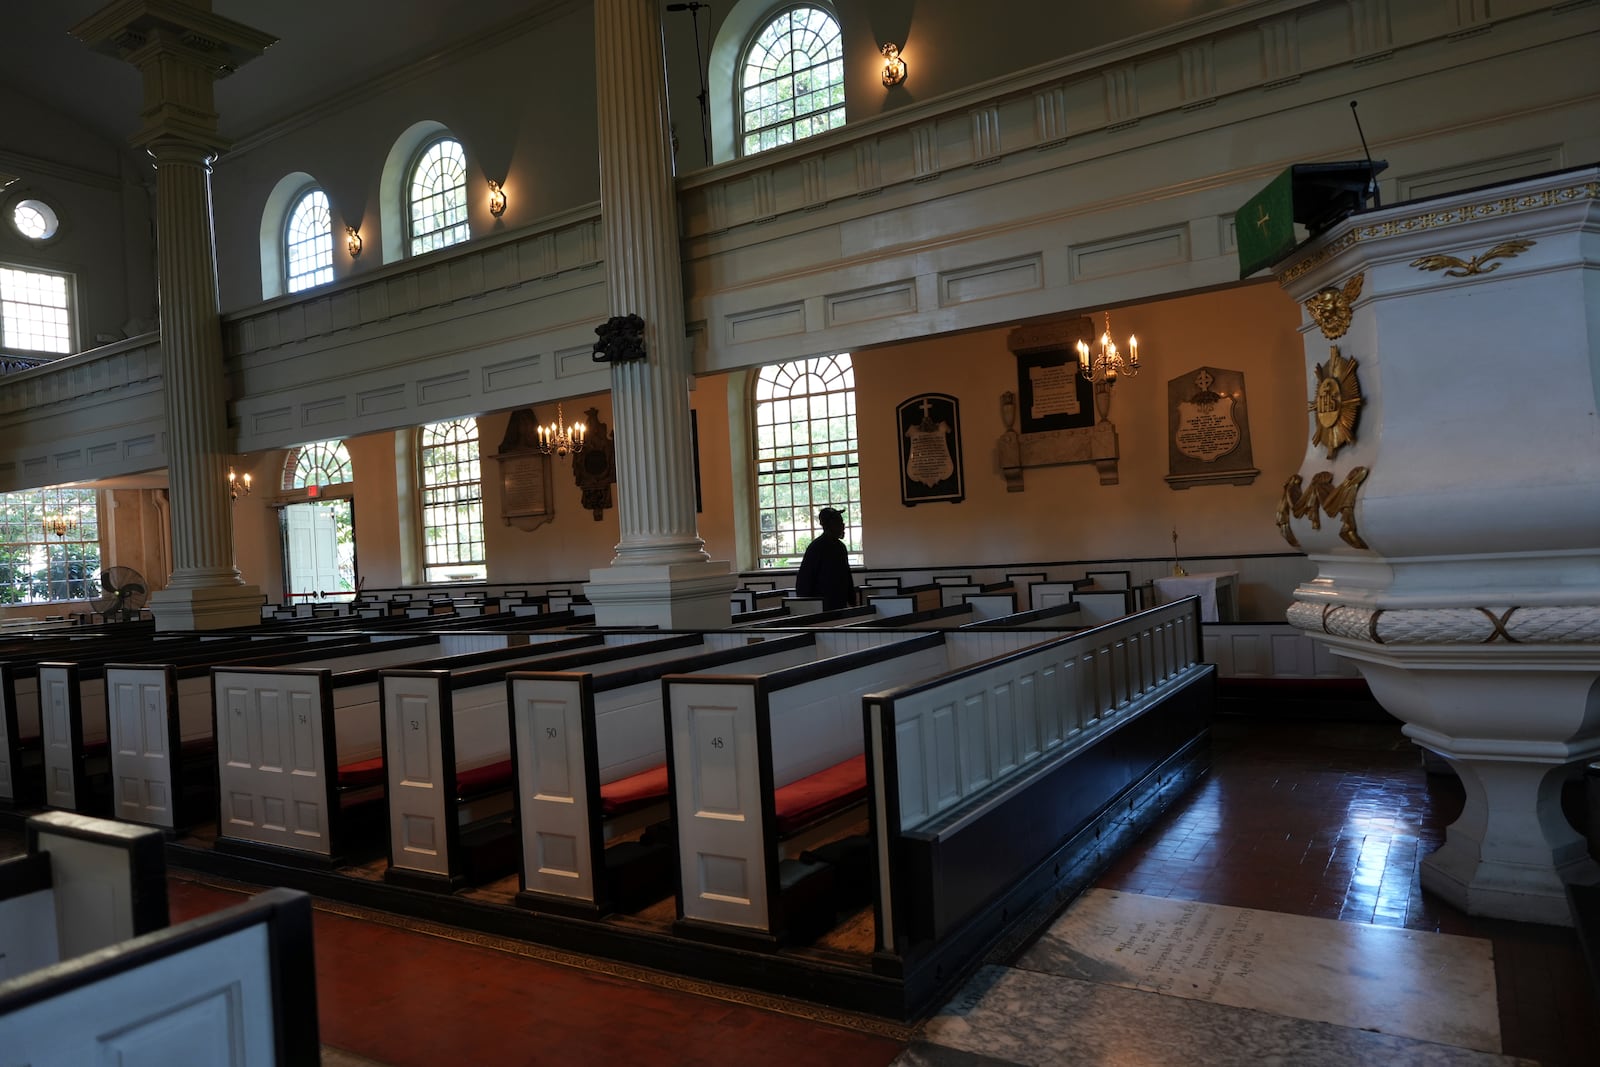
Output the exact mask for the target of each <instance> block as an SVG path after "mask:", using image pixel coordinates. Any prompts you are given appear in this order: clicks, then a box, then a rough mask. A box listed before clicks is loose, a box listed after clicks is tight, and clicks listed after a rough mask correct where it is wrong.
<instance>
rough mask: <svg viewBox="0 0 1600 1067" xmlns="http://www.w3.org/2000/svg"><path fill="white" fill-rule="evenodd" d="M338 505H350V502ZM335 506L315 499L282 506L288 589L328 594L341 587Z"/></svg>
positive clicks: (287, 590) (286, 584) (286, 586)
mask: <svg viewBox="0 0 1600 1067" xmlns="http://www.w3.org/2000/svg"><path fill="white" fill-rule="evenodd" d="M337 504H339V505H343V506H345V507H348V506H349V502H348V501H339V502H337ZM335 506H337V505H336V504H322V503H318V502H315V501H313V502H312V503H308V504H290V505H289V506H288V507H286V508H284V509H283V537H284V543H285V544H286V545H287V546H288V550H289V551H288V556H289V561H288V562H289V567H288V570H289V573H288V575H287V582H286V583H285V591H286V592H288V593H291V594H294V593H301V594H304V593H315V594H321V595H322V596H327V595H328V594H330V593H333V592H336V591H338V590H339V588H340V582H339V529H338V524H337V522H336V521H335V520H334V507H335ZM305 599H311V598H309V597H308V598H305Z"/></svg>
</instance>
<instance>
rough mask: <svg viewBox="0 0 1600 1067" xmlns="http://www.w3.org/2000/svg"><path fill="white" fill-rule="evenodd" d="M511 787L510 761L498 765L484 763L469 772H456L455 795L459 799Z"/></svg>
mask: <svg viewBox="0 0 1600 1067" xmlns="http://www.w3.org/2000/svg"><path fill="white" fill-rule="evenodd" d="M510 787H511V761H510V760H508V759H503V760H501V761H500V762H499V763H485V764H484V765H483V766H482V767H473V768H472V769H471V770H465V771H457V772H456V795H457V796H461V797H473V796H479V795H481V794H483V793H493V792H495V791H496V790H499V789H509V788H510Z"/></svg>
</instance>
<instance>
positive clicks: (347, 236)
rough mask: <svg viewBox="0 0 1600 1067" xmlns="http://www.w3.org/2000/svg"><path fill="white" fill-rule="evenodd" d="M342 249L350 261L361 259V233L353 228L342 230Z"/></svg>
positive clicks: (348, 227)
mask: <svg viewBox="0 0 1600 1067" xmlns="http://www.w3.org/2000/svg"><path fill="white" fill-rule="evenodd" d="M344 247H345V250H346V251H347V252H349V253H350V258H351V259H360V258H361V231H359V230H357V229H356V228H355V227H354V226H346V227H345V228H344Z"/></svg>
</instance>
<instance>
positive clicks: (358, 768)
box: [339, 756, 383, 789]
mask: <svg viewBox="0 0 1600 1067" xmlns="http://www.w3.org/2000/svg"><path fill="white" fill-rule="evenodd" d="M382 784H383V757H382V756H374V757H372V758H371V759H364V760H361V761H360V762H358V763H346V764H344V765H343V766H341V767H340V768H339V788H340V789H365V788H366V787H367V786H369V785H382Z"/></svg>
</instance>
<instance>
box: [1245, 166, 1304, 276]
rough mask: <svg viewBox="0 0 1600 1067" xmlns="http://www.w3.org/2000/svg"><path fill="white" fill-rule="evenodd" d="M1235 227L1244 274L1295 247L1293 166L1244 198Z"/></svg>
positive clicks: (1274, 260)
mask: <svg viewBox="0 0 1600 1067" xmlns="http://www.w3.org/2000/svg"><path fill="white" fill-rule="evenodd" d="M1233 230H1234V236H1235V239H1236V240H1237V242H1238V245H1239V277H1240V278H1248V277H1250V275H1252V274H1254V273H1255V272H1256V271H1258V270H1260V269H1261V268H1262V267H1270V266H1272V265H1273V264H1274V263H1276V262H1278V260H1280V259H1282V258H1283V257H1284V256H1286V255H1288V254H1289V253H1290V252H1292V251H1294V246H1295V244H1296V241H1295V235H1294V168H1293V167H1290V168H1289V169H1288V170H1286V171H1284V172H1283V173H1282V174H1280V175H1278V176H1277V177H1276V178H1274V179H1272V181H1271V182H1270V183H1269V184H1268V185H1267V187H1266V188H1265V189H1263V190H1261V191H1260V192H1259V193H1257V194H1256V195H1255V196H1252V197H1251V198H1250V199H1249V200H1246V201H1245V202H1244V206H1243V207H1241V208H1240V209H1239V210H1238V211H1237V212H1235V213H1234V216H1233Z"/></svg>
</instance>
